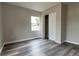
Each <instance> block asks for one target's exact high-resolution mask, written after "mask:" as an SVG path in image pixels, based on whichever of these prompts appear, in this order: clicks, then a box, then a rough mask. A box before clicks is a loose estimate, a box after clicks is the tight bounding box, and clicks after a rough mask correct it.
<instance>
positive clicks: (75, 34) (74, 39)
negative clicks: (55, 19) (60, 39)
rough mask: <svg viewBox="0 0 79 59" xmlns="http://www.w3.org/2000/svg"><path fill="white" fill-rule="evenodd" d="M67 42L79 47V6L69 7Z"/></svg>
mask: <svg viewBox="0 0 79 59" xmlns="http://www.w3.org/2000/svg"><path fill="white" fill-rule="evenodd" d="M66 36H67V37H66V41H67V42H70V43H74V44H78V45H79V4H77V5H76V4H75V5H74V4H73V5H68V6H67V35H66Z"/></svg>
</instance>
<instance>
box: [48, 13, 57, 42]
mask: <svg viewBox="0 0 79 59" xmlns="http://www.w3.org/2000/svg"><path fill="white" fill-rule="evenodd" d="M48 33H49V39H50V40H53V41H55V40H56V13H50V14H49V32H48Z"/></svg>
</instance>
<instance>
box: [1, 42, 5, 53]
mask: <svg viewBox="0 0 79 59" xmlns="http://www.w3.org/2000/svg"><path fill="white" fill-rule="evenodd" d="M4 45H5V43H3V45H2V47H1V48H0V54H1V52H2V50H3V47H4Z"/></svg>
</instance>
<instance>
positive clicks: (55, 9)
mask: <svg viewBox="0 0 79 59" xmlns="http://www.w3.org/2000/svg"><path fill="white" fill-rule="evenodd" d="M61 9H62V4H61V3H59V4H57V5H55V6H53V7H51V8H49V9H48V10H46V11H44V12H43V13H42V19H44V15H46V14H50V13H56V40H55V41H56V42H58V43H62V42H63V41H61V37H62V36H61V34H62V33H61V22H62V17H61V14H62V12H61ZM63 20H64V19H63ZM43 23H44V20H43ZM52 23H53V22H52ZM44 26H45V25H43V36H44V34H45V31H44V30H45V29H44ZM51 26H52V25H51ZM63 35H64V34H63Z"/></svg>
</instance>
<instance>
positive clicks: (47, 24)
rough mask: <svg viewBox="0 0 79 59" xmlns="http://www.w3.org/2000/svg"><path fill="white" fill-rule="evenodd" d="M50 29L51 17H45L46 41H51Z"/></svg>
mask: <svg viewBox="0 0 79 59" xmlns="http://www.w3.org/2000/svg"><path fill="white" fill-rule="evenodd" d="M48 29H49V15H45V39H49V37H48V31H49V30H48Z"/></svg>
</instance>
